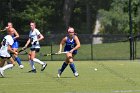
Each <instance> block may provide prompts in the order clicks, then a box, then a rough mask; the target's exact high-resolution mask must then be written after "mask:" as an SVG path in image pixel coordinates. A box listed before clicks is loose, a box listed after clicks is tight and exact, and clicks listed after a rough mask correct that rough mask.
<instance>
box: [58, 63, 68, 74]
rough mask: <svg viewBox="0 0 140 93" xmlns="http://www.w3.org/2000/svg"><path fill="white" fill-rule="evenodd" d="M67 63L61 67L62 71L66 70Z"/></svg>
mask: <svg viewBox="0 0 140 93" xmlns="http://www.w3.org/2000/svg"><path fill="white" fill-rule="evenodd" d="M67 65H68V64H67V63H66V62H64V63H63V65H62V67H61V69H60V71H61V73H62V72H63V71H64V70H65V68H66V67H67Z"/></svg>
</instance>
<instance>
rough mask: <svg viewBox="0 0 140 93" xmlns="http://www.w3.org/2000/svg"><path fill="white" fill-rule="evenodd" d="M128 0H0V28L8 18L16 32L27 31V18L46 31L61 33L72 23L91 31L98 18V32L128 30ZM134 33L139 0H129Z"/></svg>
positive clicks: (138, 18)
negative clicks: (130, 1) (130, 0)
mask: <svg viewBox="0 0 140 93" xmlns="http://www.w3.org/2000/svg"><path fill="white" fill-rule="evenodd" d="M128 1H129V0H0V6H1V7H0V12H1V13H0V29H2V28H4V27H5V26H6V25H7V22H9V21H11V22H12V23H13V24H14V27H15V28H16V29H17V31H18V32H19V33H20V34H26V33H28V32H29V29H30V27H29V23H30V21H35V22H36V24H37V28H38V29H39V30H40V31H41V32H42V33H44V34H46V33H65V32H66V29H67V27H68V26H73V27H74V28H75V30H76V32H77V33H79V34H91V33H93V29H94V27H95V22H96V20H97V18H99V20H100V22H101V24H102V29H101V33H102V34H103V33H109V34H118V33H128V32H129V27H128V26H129V18H128ZM132 11H133V12H132V15H133V23H134V25H133V28H134V33H136V32H138V31H140V0H132Z"/></svg>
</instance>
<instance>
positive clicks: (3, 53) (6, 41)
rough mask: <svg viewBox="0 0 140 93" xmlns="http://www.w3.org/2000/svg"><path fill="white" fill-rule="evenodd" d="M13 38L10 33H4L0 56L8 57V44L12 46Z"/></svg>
mask: <svg viewBox="0 0 140 93" xmlns="http://www.w3.org/2000/svg"><path fill="white" fill-rule="evenodd" d="M13 43H14V40H13V38H12V36H11V35H6V36H5V37H4V38H3V40H2V46H1V48H0V56H2V57H10V53H9V51H8V46H9V45H10V46H12V45H13Z"/></svg>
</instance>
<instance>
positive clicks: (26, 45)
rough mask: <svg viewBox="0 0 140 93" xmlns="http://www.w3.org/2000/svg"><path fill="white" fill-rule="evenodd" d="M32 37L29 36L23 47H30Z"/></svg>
mask: <svg viewBox="0 0 140 93" xmlns="http://www.w3.org/2000/svg"><path fill="white" fill-rule="evenodd" d="M30 42H31V39H30V38H29V39H28V40H27V42H26V44H25V46H24V47H23V48H22V49H26V48H27V47H28V45H29V44H30Z"/></svg>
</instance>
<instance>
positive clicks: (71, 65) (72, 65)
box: [67, 53, 79, 77]
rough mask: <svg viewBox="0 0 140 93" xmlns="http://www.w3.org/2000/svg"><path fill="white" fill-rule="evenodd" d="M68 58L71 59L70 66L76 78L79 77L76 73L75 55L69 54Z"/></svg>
mask: <svg viewBox="0 0 140 93" xmlns="http://www.w3.org/2000/svg"><path fill="white" fill-rule="evenodd" d="M67 57H68V59H69V66H70V68H71V70H72V72H73V74H74V76H75V77H77V76H79V74H78V72H77V71H76V67H75V64H74V61H73V57H74V55H73V54H72V53H67Z"/></svg>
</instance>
